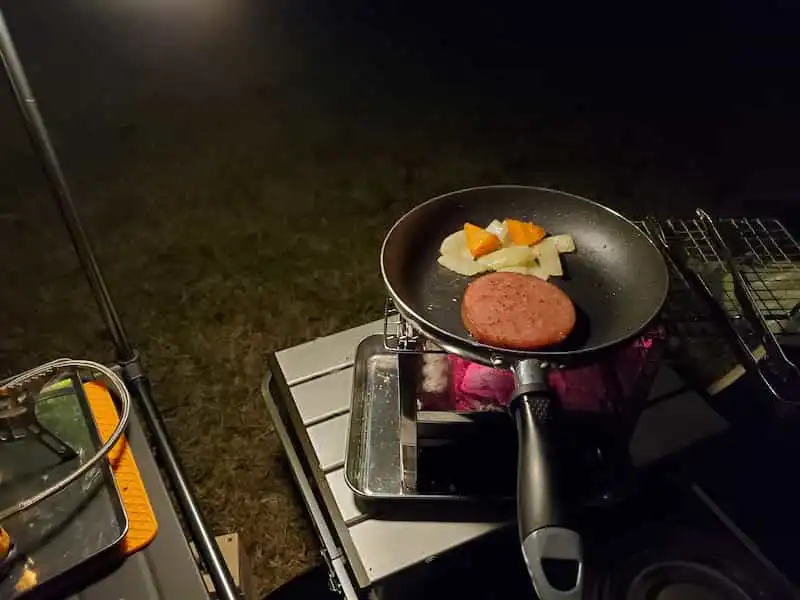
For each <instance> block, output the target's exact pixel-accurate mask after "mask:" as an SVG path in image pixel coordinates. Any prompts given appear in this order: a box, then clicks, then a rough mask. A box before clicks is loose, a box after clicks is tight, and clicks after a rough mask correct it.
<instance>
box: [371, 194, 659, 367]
mask: <svg viewBox="0 0 800 600" xmlns="http://www.w3.org/2000/svg"><path fill="white" fill-rule="evenodd" d="M505 218H514V219H519V220H523V221H533V222H535V223H537V224H539V225H541V226H542V227H544V228H545V229H546V230H547V231H548V232H549V233H551V234H561V233H568V234H570V235H572V237H573V238H574V239H575V245H576V247H577V252H575V253H572V254H566V255H563V256H562V262H563V264H564V267H565V268H564V272H565V277H564V278H556V279H553V280H552V282H553V283H554V284H555V285H557V286H559V287H560V288H561V289H562V290H564V292H566V294H567V295H568V296H569V297H570V299H571V300H572V302H573V303H574V304H575V307H576V309H577V312H578V325H577V327H576V331H575V332H574V333H573V335H571V336H570V337H569V338H568V339H567V340H566V341H565V342H564V343H563V344H560V345H559V346H554V347H548V348H543V349H540V350H536V351H533V352H531V351H513V350H508V349H504V348H497V347H492V346H488V345H485V344H480V343H478V342H477V341H476V340H474V339H473V338H472V337H471V336H470V335H469V333H468V332H467V331H466V329H465V328H464V325H463V323H462V320H461V311H460V302H461V298H462V296H463V294H464V290H465V288H466V286H467V284H468V283H469V281H470V278H469V277H463V276H460V275H458V274H456V273H453V272H451V271H449V270H447V269H445V268H443V267H441V266H440V265H439V264H438V263H437V262H436V261H437V259H438V257H439V246H440V245H441V243H442V240H444V238H445V237H447V236H448V235H450V234H451V233H453V232H454V231H458V230H459V229H461V228H462V227H463V226H464V223H465V222H470V223H473V224H476V225H479V226H482V227H483V226H486V225H487V224H488V223H489V222H490V221H492V220H493V219H505ZM381 270H382V273H383V277H384V281H385V284H386V287H387V289H388V291H389V294H390V296H391V297H392V299H393V300H394V302H395V305H396V306H397V308H398V310H399V311H400V313H401V314H402V315H403V316H404V317H406V318H407V319H408V320H409V321H410V322H411V323H412V324H413V325H414V326H416V327H417V328H418V330H419V331H420V332H421V333H423V334H425V335H427V336H429V337H431V338H432V339H434V340H436V341H437V342H440V343H442V345H443V346H444V347H445V349H447V350H450V351H452V352H455V353H459V354H461V355H463V356H465V357H467V358H469V359H471V360H479V361H480V362H483V363H486V364H496V362H497V358H498V357H502V358H503V359H505V361H506V362H512V361H516V360H523V359H526V358H540V359H548V360H557V361H558V360H564V359H567V358H573V357H576V356H577V355H584V354H588V353H592V352H595V351H598V350H602V349H605V348H608V347H611V346H613V345H615V344H618V343H620V342H623V341H625V340H627V339H630V338H632V337H634V336H635V335H637V334H638V333H640V332H641V330H642V329H643V328H644V327H645V326H646V325H647V324H648V323H649V322H650V321H651V320H653V319H654V318H655V317H656V315H657V314H658V313H659V311H660V310H661V307H662V305H663V303H664V301H665V299H666V295H667V291H668V287H669V278H668V272H667V267H666V264H665V263H664V259H663V257H662V255H661V253H660V252H659V250H658V249H657V248H656V247H655V245H654V244H653V243H652V242H651V241H650V239H649V238H648V237H647V236H646V235H644V234H643V233H642V232H641V231H640V230H639V228H638V227H636V225H634V224H633V223H631V222H630V221H629V220H627V219H626V218H624V217H623V216H621V215H619V214H617V213H615V212H614V211H612V210H610V209H608V208H606V207H605V206H602V205H600V204H597V203H596V202H593V201H591V200H587V199H585V198H581V197H579V196H575V195H572V194H568V193H565V192H559V191H555V190H549V189H544V188H533V187H524V186H510V185H509V186H488V187H477V188H470V189H465V190H461V191H457V192H452V193H449V194H445V195H443V196H439V197H437V198H434V199H432V200H429V201H427V202H425V203H423V204H421V205H419V206H417V207H416V208H414V209H412V210H411V211H409V212H408V213H406V214H405V215H404V216H403V217H402V218H401V219H400V220H399V221H398V222H397V223H396V224H395V225H394V227H392V229H391V230H390V231H389V233H388V234H387V236H386V239H385V240H384V243H383V248H382V250H381Z"/></svg>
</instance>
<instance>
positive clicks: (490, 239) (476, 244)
mask: <svg viewBox="0 0 800 600" xmlns="http://www.w3.org/2000/svg"><path fill="white" fill-rule="evenodd" d="M464 234H465V235H466V236H467V248H469V253H470V254H471V255H472V258H478V257H480V256H483V255H484V254H489V252H494V251H495V250H497V249H498V248H499V247H500V246H502V242H501V241H500V238H499V237H497V236H496V235H494V234H492V233H489V232H488V231H486V230H485V229H483V228H482V227H478V226H477V225H473V224H472V223H465V224H464Z"/></svg>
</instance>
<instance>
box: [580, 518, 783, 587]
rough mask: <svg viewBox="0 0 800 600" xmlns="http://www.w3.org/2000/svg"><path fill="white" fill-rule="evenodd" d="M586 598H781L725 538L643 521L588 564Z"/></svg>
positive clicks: (752, 559)
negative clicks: (633, 530) (643, 522)
mask: <svg viewBox="0 0 800 600" xmlns="http://www.w3.org/2000/svg"><path fill="white" fill-rule="evenodd" d="M589 565H590V566H589V572H588V573H587V577H586V580H587V585H586V590H585V591H586V594H585V598H586V599H587V600H672V599H673V598H680V599H681V600H684V599H686V600H688V599H691V600H750V599H761V598H782V597H784V595H783V594H782V593H780V592H779V591H778V590H777V589H775V586H773V585H772V584H771V582H770V578H769V577H768V576H767V574H766V573H764V569H763V567H762V566H761V565H760V564H759V563H758V561H757V559H756V558H755V557H754V556H753V555H750V554H748V553H746V552H744V551H743V550H742V549H740V548H739V547H738V546H737V545H736V544H735V543H734V544H732V543H731V539H730V538H729V537H719V536H717V535H715V534H711V533H708V532H701V531H698V530H696V529H694V528H686V527H681V526H677V525H672V526H671V527H667V526H664V525H659V524H657V523H645V524H641V525H640V526H639V527H637V530H636V531H635V532H632V533H629V534H627V535H622V536H615V537H614V538H613V539H611V540H610V542H609V543H607V544H606V545H604V546H601V548H599V549H598V550H596V560H595V561H589Z"/></svg>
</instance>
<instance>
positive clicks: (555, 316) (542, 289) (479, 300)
mask: <svg viewBox="0 0 800 600" xmlns="http://www.w3.org/2000/svg"><path fill="white" fill-rule="evenodd" d="M461 318H462V320H463V321H464V327H466V328H467V331H469V333H470V334H471V335H472V337H474V338H475V339H476V340H478V341H479V342H482V343H484V344H488V345H490V346H497V347H498V348H509V349H513V350H535V349H537V348H542V347H544V346H550V345H552V344H557V343H559V342H563V341H564V339H566V337H567V336H568V335H569V334H570V332H571V331H572V329H573V328H574V327H575V307H574V306H573V305H572V301H571V300H570V299H569V296H567V295H566V294H565V293H564V292H562V291H561V290H560V289H558V288H557V287H556V286H554V285H553V284H551V283H547V282H546V281H543V280H541V279H539V278H538V277H533V276H532V275H522V274H519V273H490V274H489V275H484V276H482V277H479V278H478V279H476V280H475V281H473V282H472V283H470V284H469V285H468V286H467V289H466V291H465V292H464V299H463V300H462V301H461Z"/></svg>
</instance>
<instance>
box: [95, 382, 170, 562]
mask: <svg viewBox="0 0 800 600" xmlns="http://www.w3.org/2000/svg"><path fill="white" fill-rule="evenodd" d="M83 387H84V390H85V391H86V397H87V399H88V401H89V406H90V407H91V409H92V414H93V415H94V420H95V423H96V424H97V430H98V432H99V433H100V438H101V439H102V440H103V441H105V440H107V439H108V438H109V437H110V436H111V434H112V433H114V429H115V428H116V426H117V422H118V421H119V415H118V414H117V408H116V406H115V405H114V400H113V399H112V398H111V395H110V394H109V393H108V390H107V389H106V388H105V387H104V386H102V385H100V384H99V383H87V384H86V385H84V386H83ZM108 460H109V463H110V464H111V468H112V470H113V471H114V478H115V479H116V480H117V487H118V488H119V492H120V495H121V496H122V501H123V503H124V504H125V510H126V512H127V513H128V533H127V535H126V536H125V540H124V541H123V543H122V551H123V553H124V555H125V556H128V555H130V554H133V553H134V552H138V551H139V550H141V549H142V548H144V547H146V546H147V545H148V544H149V543H150V542H152V541H153V539H154V538H155V537H156V533H158V523H157V522H156V516H155V513H153V507H152V506H151V505H150V499H149V498H148V497H147V490H146V489H145V486H144V482H143V481H142V476H141V474H140V473H139V467H137V466H136V461H135V460H134V458H133V452H131V448H130V445H129V444H128V439H127V438H126V437H124V436H123V437H122V438H121V439H120V440H119V441H118V442H117V443H116V445H115V446H114V447H113V448H112V449H111V452H109V454H108Z"/></svg>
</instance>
